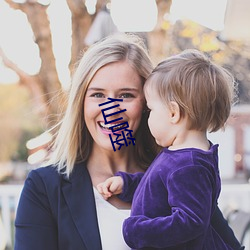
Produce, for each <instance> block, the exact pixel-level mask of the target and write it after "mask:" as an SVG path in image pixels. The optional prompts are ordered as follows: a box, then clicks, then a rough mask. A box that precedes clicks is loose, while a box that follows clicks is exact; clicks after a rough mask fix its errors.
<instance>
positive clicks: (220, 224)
mask: <svg viewBox="0 0 250 250" xmlns="http://www.w3.org/2000/svg"><path fill="white" fill-rule="evenodd" d="M211 224H212V226H213V228H214V229H215V231H216V232H217V233H218V234H219V235H220V237H221V238H222V239H223V240H224V241H225V242H226V243H227V244H228V245H230V246H231V247H232V248H233V249H235V250H240V249H245V248H244V247H243V246H241V245H240V242H239V241H238V240H237V238H236V237H235V235H234V232H233V230H232V229H231V228H230V226H229V225H228V222H227V220H226V219H225V218H224V217H223V214H222V212H221V211H220V209H219V207H218V206H217V207H216V208H215V211H214V213H213V216H212V218H211Z"/></svg>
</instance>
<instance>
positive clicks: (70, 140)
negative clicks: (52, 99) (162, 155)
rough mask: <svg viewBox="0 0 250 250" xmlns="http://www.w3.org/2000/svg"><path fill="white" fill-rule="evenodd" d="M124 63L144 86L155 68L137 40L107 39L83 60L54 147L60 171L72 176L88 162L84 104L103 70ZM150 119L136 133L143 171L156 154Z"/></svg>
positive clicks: (89, 142) (53, 160) (89, 146)
mask: <svg viewBox="0 0 250 250" xmlns="http://www.w3.org/2000/svg"><path fill="white" fill-rule="evenodd" d="M124 60H125V61H126V62H128V63H129V64H130V65H131V66H132V67H133V69H135V70H136V71H137V72H138V74H139V75H140V76H141V78H142V83H143V84H144V82H145V80H146V79H147V77H148V76H149V74H150V73H151V72H152V70H153V66H152V63H151V60H150V58H149V56H148V53H147V50H146V48H145V46H143V43H142V40H140V39H139V38H138V37H135V36H132V35H119V36H118V35H114V36H111V37H108V38H106V39H104V40H102V41H100V42H97V43H96V44H94V45H92V46H91V47H90V48H88V50H87V51H86V52H85V53H84V55H83V57H82V58H81V59H80V61H79V63H78V66H77V68H76V71H75V73H74V75H73V78H72V85H71V89H70V91H69V96H68V104H67V108H66V111H65V114H64V117H63V119H62V121H61V122H60V127H59V130H58V133H57V136H56V138H55V141H54V144H53V151H52V155H51V161H50V162H51V163H53V164H55V165H56V166H57V168H58V171H59V172H63V173H66V174H67V176H69V175H70V173H71V172H72V170H73V168H74V165H75V163H76V162H82V161H86V160H87V159H88V157H89V155H90V153H91V150H92V144H93V139H92V137H91V135H90V133H89V131H88V129H87V127H86V125H85V121H84V105H83V104H84V98H85V95H86V91H87V88H88V86H89V84H90V82H91V80H92V78H93V77H94V75H95V74H96V72H97V71H98V70H99V69H100V68H101V67H103V66H105V65H107V64H109V63H113V62H119V61H124ZM147 118H148V116H147V114H146V113H145V114H144V115H143V116H142V120H141V123H140V126H139V128H138V130H137V132H136V134H135V136H136V145H135V150H134V157H135V159H136V160H137V162H138V165H139V166H141V167H142V168H144V167H145V168H146V167H147V166H148V165H149V164H150V163H151V161H152V160H153V158H154V157H155V155H156V153H157V149H156V144H155V142H154V139H153V137H152V136H151V134H150V132H149V129H148V125H147Z"/></svg>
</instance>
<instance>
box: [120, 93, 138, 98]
mask: <svg viewBox="0 0 250 250" xmlns="http://www.w3.org/2000/svg"><path fill="white" fill-rule="evenodd" d="M120 97H121V98H133V97H135V96H134V95H133V94H131V93H123V94H121V95H120Z"/></svg>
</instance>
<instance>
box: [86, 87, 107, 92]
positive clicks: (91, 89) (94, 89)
mask: <svg viewBox="0 0 250 250" xmlns="http://www.w3.org/2000/svg"><path fill="white" fill-rule="evenodd" d="M104 90H105V89H103V88H96V87H91V88H88V89H87V91H104Z"/></svg>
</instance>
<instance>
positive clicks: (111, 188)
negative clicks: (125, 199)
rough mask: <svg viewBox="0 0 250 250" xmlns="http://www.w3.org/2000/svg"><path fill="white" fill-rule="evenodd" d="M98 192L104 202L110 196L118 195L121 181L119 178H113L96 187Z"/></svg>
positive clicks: (121, 186) (121, 185) (121, 184)
mask: <svg viewBox="0 0 250 250" xmlns="http://www.w3.org/2000/svg"><path fill="white" fill-rule="evenodd" d="M96 188H97V190H98V192H99V193H100V194H101V195H102V196H103V198H104V199H105V200H107V199H108V198H110V197H111V196H112V195H115V194H120V193H121V192H122V188H123V179H122V177H120V176H113V177H110V178H108V179H107V180H106V181H104V182H102V183H100V184H98V185H97V186H96Z"/></svg>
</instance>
